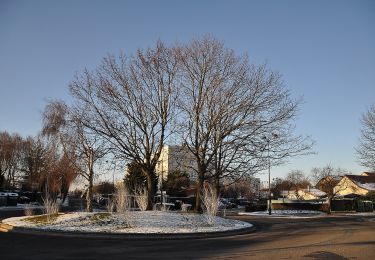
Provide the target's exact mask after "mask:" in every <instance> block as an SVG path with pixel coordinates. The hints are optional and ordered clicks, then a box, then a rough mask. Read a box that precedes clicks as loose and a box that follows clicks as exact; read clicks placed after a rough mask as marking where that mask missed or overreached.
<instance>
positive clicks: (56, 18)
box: [0, 0, 375, 176]
mask: <svg viewBox="0 0 375 260" xmlns="http://www.w3.org/2000/svg"><path fill="white" fill-rule="evenodd" d="M374 25H375V1H371V0H369V1H354V0H353V1H344V0H343V1H297V0H296V1H276V0H275V1H38V0H36V1H17V0H16V1H10V0H2V1H0V90H1V91H0V131H3V130H7V131H9V132H19V133H20V134H22V135H35V134H36V133H37V132H38V130H39V129H40V118H41V111H42V110H43V107H44V105H45V102H46V100H48V99H55V98H60V99H64V100H66V101H69V95H68V91H67V85H68V83H69V81H70V80H71V79H72V78H73V76H74V74H75V73H76V72H79V71H82V70H83V69H84V67H88V68H95V67H96V66H97V65H98V64H99V63H100V61H101V59H102V58H103V57H104V56H105V55H107V54H108V53H112V54H118V53H119V52H120V51H123V52H125V53H130V54H131V53H134V51H135V50H136V49H137V48H139V47H140V48H144V47H148V46H153V44H154V43H155V41H156V40H157V39H161V40H162V41H165V42H167V43H174V42H176V41H180V42H186V41H189V40H190V39H191V38H193V37H199V36H202V35H205V34H211V35H213V36H214V37H216V38H218V39H220V40H222V41H224V42H225V44H226V46H227V47H230V48H233V49H234V50H235V51H236V52H237V53H245V52H246V53H248V55H249V57H250V60H251V62H254V63H258V64H259V63H264V62H267V64H268V66H269V67H270V68H271V69H273V70H277V71H279V72H280V73H281V74H283V78H284V81H285V83H286V85H287V86H288V88H289V89H290V90H291V92H292V93H293V95H294V96H295V97H299V96H303V97H304V104H303V105H302V106H301V108H300V113H299V118H298V120H297V121H296V124H297V133H301V134H308V135H311V136H312V137H313V139H315V140H316V142H317V144H316V146H315V148H314V150H315V151H316V152H317V154H316V155H312V156H308V157H302V158H298V159H293V160H291V161H290V163H289V164H287V165H285V166H283V167H278V168H275V169H273V170H272V172H273V175H274V176H283V175H284V174H286V173H287V172H288V171H289V170H291V169H302V170H304V171H306V172H309V171H310V169H311V167H313V166H324V165H326V164H327V163H331V165H333V166H339V167H343V168H347V169H349V170H352V171H353V172H355V173H359V172H361V171H363V170H365V169H364V168H362V167H361V166H359V165H358V164H357V163H356V155H355V150H354V147H355V146H356V144H357V141H358V137H359V129H360V123H359V119H360V116H361V114H362V113H363V112H365V111H366V109H367V108H368V107H369V106H370V105H371V104H374V103H375V28H374V27H375V26H374Z"/></svg>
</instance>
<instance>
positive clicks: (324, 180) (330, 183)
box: [311, 164, 349, 214]
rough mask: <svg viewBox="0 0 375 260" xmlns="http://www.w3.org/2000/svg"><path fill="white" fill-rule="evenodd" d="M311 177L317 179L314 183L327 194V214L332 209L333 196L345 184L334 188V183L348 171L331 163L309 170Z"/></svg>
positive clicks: (344, 187)
mask: <svg viewBox="0 0 375 260" xmlns="http://www.w3.org/2000/svg"><path fill="white" fill-rule="evenodd" d="M311 173H312V178H313V179H315V180H318V182H317V184H316V185H315V186H316V188H318V189H319V190H321V191H324V192H325V193H326V194H327V202H328V214H331V211H332V200H333V198H334V197H335V196H336V195H337V194H338V193H339V192H340V191H342V190H343V189H346V186H345V185H343V186H342V187H341V188H340V189H335V187H336V185H337V184H338V183H339V182H340V180H341V179H342V177H343V175H344V174H348V173H349V171H346V170H344V169H341V168H334V167H332V166H331V165H329V164H328V165H327V166H325V167H323V168H317V167H315V168H313V169H312V170H311Z"/></svg>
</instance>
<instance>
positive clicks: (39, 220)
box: [24, 214, 62, 225]
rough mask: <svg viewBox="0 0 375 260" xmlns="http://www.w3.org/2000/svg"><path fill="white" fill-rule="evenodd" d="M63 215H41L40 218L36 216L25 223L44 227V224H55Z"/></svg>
mask: <svg viewBox="0 0 375 260" xmlns="http://www.w3.org/2000/svg"><path fill="white" fill-rule="evenodd" d="M59 215H62V214H52V215H49V216H48V215H39V216H34V217H30V218H25V219H24V221H27V222H30V223H34V224H38V225H43V224H48V223H52V222H54V221H55V220H56V219H57V217H58V216H59Z"/></svg>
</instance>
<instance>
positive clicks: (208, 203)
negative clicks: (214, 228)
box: [202, 183, 220, 225]
mask: <svg viewBox="0 0 375 260" xmlns="http://www.w3.org/2000/svg"><path fill="white" fill-rule="evenodd" d="M202 203H203V206H204V210H205V212H206V215H207V222H208V224H210V225H212V224H214V220H215V216H216V215H217V212H218V210H219V205H220V197H219V196H217V193H216V190H215V189H214V188H212V186H211V185H210V184H209V183H206V184H205V185H204V188H203V194H202Z"/></svg>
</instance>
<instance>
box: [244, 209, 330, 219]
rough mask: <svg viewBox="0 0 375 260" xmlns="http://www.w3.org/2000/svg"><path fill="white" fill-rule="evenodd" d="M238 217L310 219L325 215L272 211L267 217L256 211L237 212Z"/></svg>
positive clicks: (311, 212)
mask: <svg viewBox="0 0 375 260" xmlns="http://www.w3.org/2000/svg"><path fill="white" fill-rule="evenodd" d="M238 215H247V216H262V217H277V218H279V217H283V218H312V217H320V216H325V215H326V213H324V212H321V211H314V210H272V211H271V215H268V211H256V212H239V213H238Z"/></svg>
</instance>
